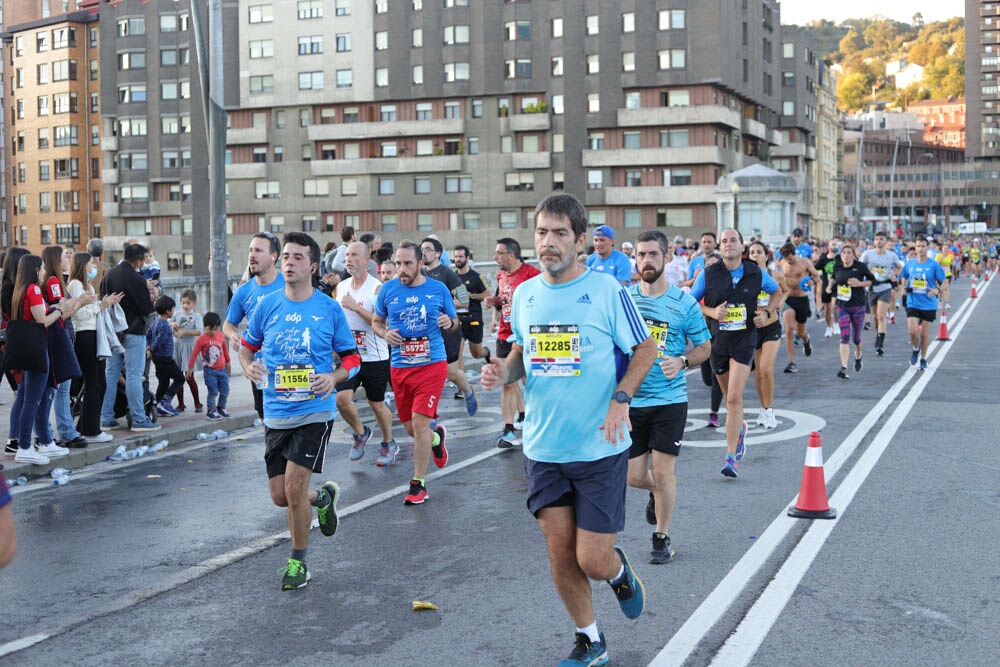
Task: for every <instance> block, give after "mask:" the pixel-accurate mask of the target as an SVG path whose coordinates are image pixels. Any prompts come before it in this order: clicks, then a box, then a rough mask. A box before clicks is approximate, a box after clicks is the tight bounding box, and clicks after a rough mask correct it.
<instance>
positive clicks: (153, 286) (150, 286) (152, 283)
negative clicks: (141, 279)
mask: <svg viewBox="0 0 1000 667" xmlns="http://www.w3.org/2000/svg"><path fill="white" fill-rule="evenodd" d="M146 289H148V290H149V291H150V292H154V291H156V281H155V280H153V279H152V278H150V279H149V280H147V281H146Z"/></svg>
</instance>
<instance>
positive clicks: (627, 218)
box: [623, 208, 642, 227]
mask: <svg viewBox="0 0 1000 667" xmlns="http://www.w3.org/2000/svg"><path fill="white" fill-rule="evenodd" d="M623 220H624V226H625V227H642V210H640V209H635V208H627V209H625V213H624V218H623Z"/></svg>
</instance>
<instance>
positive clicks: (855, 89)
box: [837, 72, 869, 111]
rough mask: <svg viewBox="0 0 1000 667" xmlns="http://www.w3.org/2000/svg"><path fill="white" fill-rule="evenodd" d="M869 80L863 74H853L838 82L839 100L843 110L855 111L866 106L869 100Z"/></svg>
mask: <svg viewBox="0 0 1000 667" xmlns="http://www.w3.org/2000/svg"><path fill="white" fill-rule="evenodd" d="M868 86H869V80H868V77H867V76H865V75H864V74H863V73H861V72H851V73H850V74H848V75H847V76H844V77H841V79H840V80H839V81H838V82H837V99H838V100H839V101H840V107H841V108H842V109H845V110H848V111H853V110H855V109H860V108H862V106H864V103H865V101H866V100H867V99H868V93H869V87H868Z"/></svg>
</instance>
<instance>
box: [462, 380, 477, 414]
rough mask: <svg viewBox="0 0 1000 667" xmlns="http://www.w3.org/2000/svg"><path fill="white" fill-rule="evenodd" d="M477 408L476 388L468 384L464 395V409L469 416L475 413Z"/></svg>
mask: <svg viewBox="0 0 1000 667" xmlns="http://www.w3.org/2000/svg"><path fill="white" fill-rule="evenodd" d="M478 409H479V401H477V400H476V390H475V389H473V388H472V386H471V385H470V386H469V394H468V395H467V396H466V397H465V411H466V412H468V413H469V416H470V417H471V416H473V415H475V414H476V410H478Z"/></svg>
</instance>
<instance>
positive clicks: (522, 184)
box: [504, 171, 535, 192]
mask: <svg viewBox="0 0 1000 667" xmlns="http://www.w3.org/2000/svg"><path fill="white" fill-rule="evenodd" d="M534 189H535V175H534V174H532V173H530V172H529V173H524V172H520V171H515V172H512V173H508V174H505V175H504V190H506V191H507V192H532V191H534Z"/></svg>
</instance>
